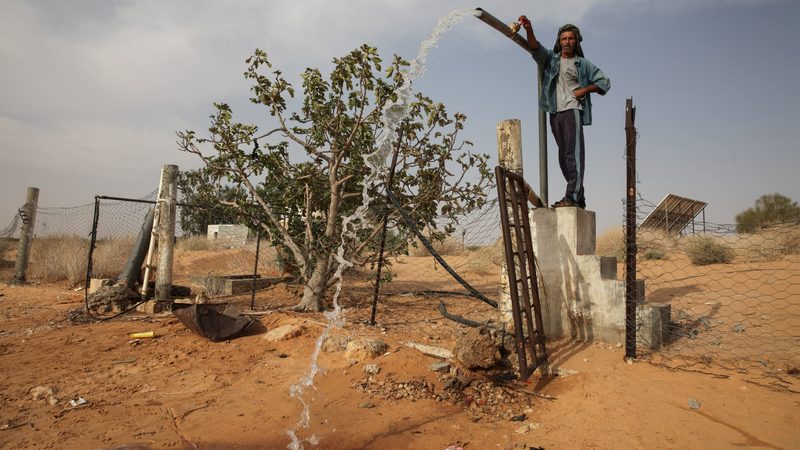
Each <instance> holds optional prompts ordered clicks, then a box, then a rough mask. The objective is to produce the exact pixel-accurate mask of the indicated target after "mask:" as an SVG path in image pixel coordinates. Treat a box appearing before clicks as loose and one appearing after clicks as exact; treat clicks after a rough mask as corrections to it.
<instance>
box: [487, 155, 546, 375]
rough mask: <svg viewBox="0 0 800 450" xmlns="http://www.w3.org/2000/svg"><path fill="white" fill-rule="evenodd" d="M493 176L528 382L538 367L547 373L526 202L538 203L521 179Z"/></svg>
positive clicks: (523, 372) (498, 173) (504, 173)
mask: <svg viewBox="0 0 800 450" xmlns="http://www.w3.org/2000/svg"><path fill="white" fill-rule="evenodd" d="M495 176H496V177H497V194H498V199H499V202H500V222H501V226H502V230H503V248H504V250H505V255H506V266H507V268H508V271H507V272H508V284H509V293H510V297H511V309H512V314H513V316H514V335H515V340H516V350H517V358H518V359H519V372H520V377H521V379H522V380H527V379H528V377H530V375H531V374H532V373H533V372H534V371H535V370H536V369H537V368H538V367H540V366H542V369H543V371H546V364H547V349H546V348H545V336H544V324H543V322H542V312H541V306H540V302H539V283H538V281H537V279H536V265H535V261H534V254H533V242H532V241H531V226H530V220H529V218H528V200H529V199H530V201H531V202H532V203H534V204H535V205H536V204H537V203H538V205H541V201H539V199H538V197H536V195H535V194H534V193H533V189H531V188H530V186H528V184H527V183H526V182H525V180H524V179H523V178H522V177H521V176H519V175H517V174H515V173H513V172H510V171H508V170H506V169H504V168H503V167H500V166H498V167H496V168H495ZM538 205H537V206H538ZM509 215H510V216H511V217H509ZM534 324H535V325H534Z"/></svg>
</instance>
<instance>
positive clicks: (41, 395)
mask: <svg viewBox="0 0 800 450" xmlns="http://www.w3.org/2000/svg"><path fill="white" fill-rule="evenodd" d="M30 393H31V396H32V397H33V399H34V400H44V399H46V398H48V397H52V396H53V388H51V387H50V386H36V387H35V388H32V389H31V391H30Z"/></svg>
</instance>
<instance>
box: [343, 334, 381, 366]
mask: <svg viewBox="0 0 800 450" xmlns="http://www.w3.org/2000/svg"><path fill="white" fill-rule="evenodd" d="M388 349H389V346H388V345H386V343H385V342H383V341H382V340H380V339H360V340H357V341H350V342H348V343H347V347H346V348H345V351H344V357H345V358H346V359H347V360H349V361H368V360H370V359H375V358H377V357H378V356H381V355H382V354H384V353H386V350H388Z"/></svg>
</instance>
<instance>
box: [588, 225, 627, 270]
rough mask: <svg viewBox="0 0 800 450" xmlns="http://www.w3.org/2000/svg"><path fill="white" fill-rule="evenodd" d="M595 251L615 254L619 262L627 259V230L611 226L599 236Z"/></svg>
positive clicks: (605, 254)
mask: <svg viewBox="0 0 800 450" xmlns="http://www.w3.org/2000/svg"><path fill="white" fill-rule="evenodd" d="M595 248H596V251H595V253H596V254H597V255H599V256H614V257H616V258H617V261H618V262H621V261H624V260H625V232H624V230H623V229H622V228H621V227H615V228H609V229H608V230H606V231H604V232H603V233H601V234H600V236H598V237H597V241H596V244H595Z"/></svg>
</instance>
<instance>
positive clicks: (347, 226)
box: [287, 8, 476, 450]
mask: <svg viewBox="0 0 800 450" xmlns="http://www.w3.org/2000/svg"><path fill="white" fill-rule="evenodd" d="M475 14H476V10H474V9H471V8H469V9H458V10H455V11H452V12H450V13H449V14H447V15H445V16H444V17H442V18H440V19H439V21H438V22H437V23H436V26H435V27H434V28H433V31H431V33H430V35H428V37H427V38H426V39H425V40H424V41H422V43H420V45H419V51H418V52H417V57H416V58H415V59H414V60H413V61H411V63H410V68H409V70H408V71H407V72H405V73H403V83H402V85H401V86H400V87H398V88H397V90H396V91H395V93H396V94H397V100H396V101H394V102H392V101H389V102H387V103H386V105H385V106H384V107H383V111H382V113H383V114H382V119H381V121H382V123H381V126H382V128H383V131H384V132H383V133H381V135H380V138H379V139H378V142H377V150H375V151H374V152H373V153H370V154H368V155H366V156H365V159H366V163H367V166H368V167H369V168H370V173H369V175H367V177H366V178H365V179H364V188H363V190H362V192H361V197H362V203H361V206H359V207H358V208H357V209H356V211H355V212H354V213H353V214H352V215H350V216H348V217H345V218H344V219H343V220H342V244H341V245H340V246H339V249H338V251H337V252H336V261H337V262H338V264H339V265H338V267H337V269H336V273H335V274H334V277H335V279H336V291H335V292H334V295H333V309H331V310H329V311H326V312H325V317H326V319H327V320H328V323H327V325H326V327H325V329H324V330H323V331H322V334H321V335H320V336H319V338H317V343H316V345H315V347H314V352H313V353H312V355H311V365H310V367H309V370H308V372H307V373H306V374H305V375H304V376H302V377H301V378H300V380H299V381H298V382H297V383H295V384H293V385H292V387H291V388H290V390H289V394H290V395H291V396H292V397H293V398H297V399H298V400H299V401H300V403H301V404H302V405H303V411H302V412H301V413H300V420H299V421H298V422H297V423H296V424H295V426H294V428H292V429H290V430H288V431H287V434H288V435H289V437H290V438H291V439H292V442H291V443H290V444H289V445H288V448H290V449H292V450H301V449H303V448H304V447H303V443H302V442H301V441H300V439H299V438H298V436H297V431H298V430H299V429H301V428H308V424H309V421H310V418H311V412H310V410H309V405H308V403H307V402H306V401H305V399H304V398H303V393H304V392H305V390H306V388H309V387H314V377H315V376H316V375H317V373H318V372H319V370H320V368H319V366H318V365H317V361H318V358H319V353H320V351H321V349H322V343H323V342H325V339H327V337H328V335H329V334H330V332H331V331H332V330H333V329H335V328H339V327H341V326H342V325H343V324H344V318H343V317H341V312H342V307H341V305H340V304H339V294H340V293H341V291H342V272H343V271H344V270H345V269H347V268H349V267H352V266H353V263H351V262H350V261H348V260H347V259H345V257H344V249H345V242H346V241H347V240H348V239H350V238H352V237H353V236H354V235H353V234H352V231H351V230H352V228H354V223H355V222H357V221H363V220H364V216H365V215H366V212H367V209H368V208H369V205H370V202H371V201H372V197H370V195H369V190H370V189H371V188H372V187H373V185H374V184H375V182H376V181H377V180H378V179H379V177H380V175H381V173H383V171H384V170H386V160H387V159H388V157H389V155H390V154H391V152H392V142H394V140H395V137H396V136H397V131H396V130H397V127H398V125H400V122H401V121H402V120H403V119H405V117H406V116H407V115H408V112H409V107H410V105H411V102H412V101H413V99H414V90H413V87H412V84H411V83H412V81H413V80H414V79H416V78H419V77H420V76H422V75H423V74H424V73H425V62H426V60H427V58H428V53H430V51H431V49H432V48H434V47H435V46H436V43H437V42H439V39H441V37H442V36H443V35H444V34H445V33H446V32H448V31H449V30H450V29H451V28H453V26H455V25H456V24H457V23H459V22H461V20H462V19H463V18H464V17H466V16H470V15H472V16H474V15H475ZM305 441H306V442H308V443H310V444H312V445H317V443H318V442H319V439H318V438H317V437H316V436H315V435H311V436H310V437H309V438H307V439H305Z"/></svg>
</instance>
